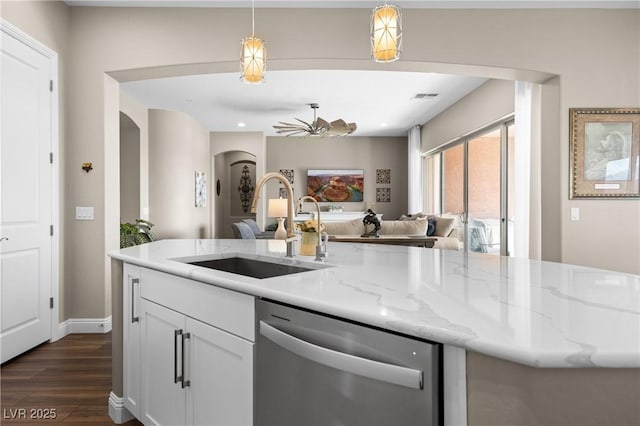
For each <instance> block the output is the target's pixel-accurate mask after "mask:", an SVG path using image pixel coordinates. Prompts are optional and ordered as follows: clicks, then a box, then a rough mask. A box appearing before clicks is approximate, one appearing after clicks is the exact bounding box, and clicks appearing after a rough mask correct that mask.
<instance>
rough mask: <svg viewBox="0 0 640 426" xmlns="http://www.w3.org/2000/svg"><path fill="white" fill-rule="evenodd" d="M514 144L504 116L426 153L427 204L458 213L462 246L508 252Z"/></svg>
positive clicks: (510, 247)
mask: <svg viewBox="0 0 640 426" xmlns="http://www.w3.org/2000/svg"><path fill="white" fill-rule="evenodd" d="M514 146H515V138H514V125H513V118H509V119H506V120H503V121H500V122H498V123H494V124H492V125H491V126H488V127H486V128H483V129H481V130H479V131H477V132H475V133H473V134H472V135H469V136H467V137H464V138H461V139H459V140H456V141H453V142H452V143H450V144H447V145H446V146H445V147H444V148H442V149H439V150H437V151H436V152H432V153H430V154H429V155H427V156H426V158H425V163H424V165H425V176H426V185H425V187H426V188H427V193H426V200H427V202H426V207H427V208H428V209H430V211H433V212H436V213H440V214H459V215H460V217H461V220H462V223H463V225H464V231H463V232H462V235H463V240H464V250H465V251H471V252H478V253H488V254H496V255H505V256H509V255H513V239H514V237H515V236H514V233H513V229H514V226H513V225H514V222H515V220H516V218H515V216H514V214H513V208H512V206H513V188H514V178H513V176H514Z"/></svg>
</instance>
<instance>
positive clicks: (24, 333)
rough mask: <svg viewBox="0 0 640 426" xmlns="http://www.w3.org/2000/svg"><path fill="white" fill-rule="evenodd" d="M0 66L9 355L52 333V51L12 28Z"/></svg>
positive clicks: (4, 335) (0, 225)
mask: <svg viewBox="0 0 640 426" xmlns="http://www.w3.org/2000/svg"><path fill="white" fill-rule="evenodd" d="M1 34H2V40H1V43H0V47H1V61H2V62H1V65H0V91H1V93H2V96H1V98H2V104H1V118H0V120H1V121H0V127H1V138H2V143H1V145H2V148H1V151H0V167H1V169H0V170H1V172H2V185H1V191H2V194H1V197H0V198H1V201H0V202H1V204H0V238H2V242H1V243H0V275H1V277H2V278H1V279H2V283H1V284H0V287H1V293H0V298H1V301H0V303H1V308H2V313H1V334H0V347H1V356H2V362H5V361H6V360H8V359H11V358H13V357H15V356H16V355H19V354H21V353H22V352H24V351H26V350H28V349H30V348H32V347H34V346H36V345H38V344H40V343H42V342H44V341H47V340H49V339H50V338H51V308H50V305H49V303H50V302H49V299H50V297H51V283H52V241H53V240H52V237H51V229H50V227H51V225H52V224H53V216H52V214H53V208H52V205H53V189H52V188H53V176H52V174H53V171H52V170H53V167H52V165H51V160H50V153H51V152H52V133H53V132H52V118H51V117H52V102H51V99H52V95H51V91H50V86H49V84H50V83H49V82H50V79H51V68H52V65H51V58H48V57H46V56H45V55H43V54H42V53H40V52H38V51H37V50H35V49H34V48H32V47H30V46H28V45H27V44H25V43H23V42H22V41H21V40H19V39H18V38H16V37H14V36H13V35H12V34H9V33H7V32H6V31H5V27H4V26H3V31H2V32H1Z"/></svg>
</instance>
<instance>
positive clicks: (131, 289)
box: [122, 263, 141, 417]
mask: <svg viewBox="0 0 640 426" xmlns="http://www.w3.org/2000/svg"><path fill="white" fill-rule="evenodd" d="M122 312H123V321H122V324H123V327H122V328H123V330H122V347H123V357H122V358H123V359H122V361H123V365H122V370H123V377H122V379H123V380H122V387H123V394H124V406H125V407H126V408H127V410H129V412H130V413H131V414H133V415H134V416H135V417H140V414H141V412H140V384H141V381H140V380H141V376H140V362H141V358H140V356H141V354H140V344H141V342H140V328H141V327H140V268H139V267H137V266H134V265H130V264H127V263H125V264H124V267H123V287H122Z"/></svg>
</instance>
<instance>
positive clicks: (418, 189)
mask: <svg viewBox="0 0 640 426" xmlns="http://www.w3.org/2000/svg"><path fill="white" fill-rule="evenodd" d="M420 149H421V136H420V126H414V127H412V128H411V129H410V130H409V136H408V150H407V151H408V153H409V158H408V161H407V172H408V174H409V176H408V182H409V185H408V188H407V212H408V213H410V214H412V213H418V212H420V211H422V182H423V179H422V158H421V157H420Z"/></svg>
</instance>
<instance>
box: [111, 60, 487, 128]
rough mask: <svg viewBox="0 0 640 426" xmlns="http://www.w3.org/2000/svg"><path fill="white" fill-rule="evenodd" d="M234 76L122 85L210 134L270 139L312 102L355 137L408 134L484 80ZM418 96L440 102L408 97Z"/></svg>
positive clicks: (306, 114) (353, 74)
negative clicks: (251, 79) (247, 79)
mask: <svg viewBox="0 0 640 426" xmlns="http://www.w3.org/2000/svg"><path fill="white" fill-rule="evenodd" d="M239 76H240V73H239V72H237V73H218V74H206V75H194V76H184V77H171V78H162V79H154V80H143V81H133V82H125V83H122V84H121V86H120V87H121V88H122V90H123V91H124V92H125V93H127V94H128V95H130V96H131V97H133V98H135V99H137V100H139V101H140V102H142V103H143V104H145V105H147V106H148V107H149V108H157V109H167V110H173V111H182V112H185V113H187V114H189V115H191V116H192V117H194V118H196V119H197V120H198V121H200V122H201V123H202V124H203V125H204V126H205V127H207V128H208V129H209V130H212V131H239V130H240V131H262V132H264V133H265V134H266V135H275V132H274V130H273V128H272V126H273V125H274V124H277V122H278V121H286V122H290V123H291V122H296V121H295V118H299V119H301V120H304V121H307V122H311V121H313V111H312V110H311V108H310V107H309V106H308V104H309V103H312V102H315V103H318V104H320V108H319V109H318V116H319V117H322V118H324V119H325V120H327V121H329V122H331V121H333V120H336V119H338V118H342V119H343V120H345V121H346V122H348V123H352V122H355V123H356V124H357V125H358V130H357V131H356V132H355V133H354V134H353V135H354V136H406V134H407V131H408V130H409V129H410V128H411V127H412V126H415V125H421V124H424V123H425V122H427V121H429V120H430V119H431V118H433V117H435V116H436V115H437V114H439V113H440V112H442V111H444V110H445V109H446V108H447V107H449V106H450V105H452V104H453V103H455V102H456V101H458V100H459V99H460V98H462V97H464V96H465V95H466V94H467V93H469V92H470V91H473V90H474V89H475V88H477V87H478V86H479V85H481V84H482V83H483V82H484V81H486V80H485V79H482V78H475V77H472V78H470V77H462V76H454V75H447V74H434V73H420V72H400V71H344V70H343V71H340V70H298V71H271V72H267V74H266V79H265V80H266V82H265V83H264V84H260V85H248V84H243V83H241V82H240V79H239ZM417 93H435V94H438V96H436V97H426V98H424V99H413V98H414V97H415V95H416V94H417ZM238 123H245V126H244V127H239V126H238Z"/></svg>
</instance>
